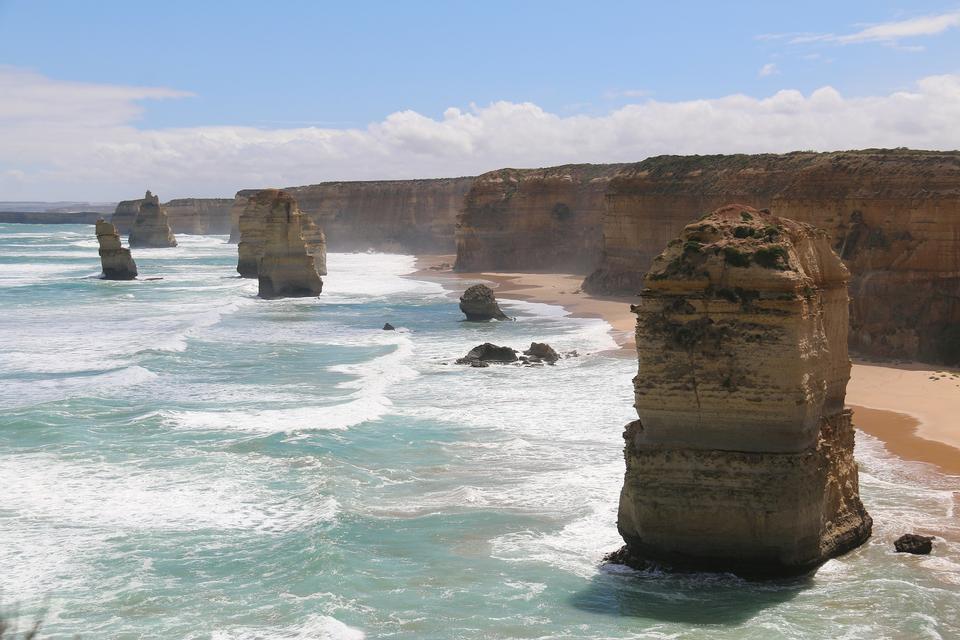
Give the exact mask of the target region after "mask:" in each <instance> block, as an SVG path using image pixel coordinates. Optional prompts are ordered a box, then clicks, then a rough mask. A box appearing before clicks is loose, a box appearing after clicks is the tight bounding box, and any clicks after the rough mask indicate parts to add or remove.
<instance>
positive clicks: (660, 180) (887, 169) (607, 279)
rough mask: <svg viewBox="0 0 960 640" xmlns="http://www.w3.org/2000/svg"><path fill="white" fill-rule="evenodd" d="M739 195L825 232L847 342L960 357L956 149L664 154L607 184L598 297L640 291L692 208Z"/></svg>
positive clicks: (959, 171)
mask: <svg viewBox="0 0 960 640" xmlns="http://www.w3.org/2000/svg"><path fill="white" fill-rule="evenodd" d="M731 201H736V202H742V203H744V204H749V205H752V206H755V207H758V208H760V207H766V208H770V209H772V210H773V211H775V212H776V213H777V214H778V215H781V216H784V217H788V218H792V219H794V220H799V221H802V222H808V223H811V224H813V225H815V226H817V227H819V228H822V229H825V230H826V231H827V233H828V234H829V236H830V238H831V243H832V245H833V247H834V248H835V250H836V251H837V252H838V253H839V254H840V255H841V257H842V258H843V260H844V262H845V263H846V265H847V266H848V267H849V269H850V271H851V272H852V280H851V283H850V294H851V297H852V306H851V332H850V344H851V346H852V347H853V348H856V349H858V350H861V351H864V352H868V353H873V354H877V355H883V356H902V357H911V358H922V359H926V360H937V361H948V362H958V361H960V330H958V329H957V328H956V327H957V326H958V323H960V251H958V250H957V242H958V238H960V153H958V152H928V151H910V150H905V149H896V150H866V151H849V152H835V153H807V152H799V153H790V154H784V155H774V154H764V155H753V156H750V155H735V156H691V157H680V156H663V157H657V158H650V159H648V160H645V161H643V162H640V163H637V164H633V165H628V166H626V167H624V168H623V169H622V170H621V171H620V172H618V173H617V175H616V176H614V177H613V179H611V181H610V186H609V190H608V193H607V211H606V215H605V217H604V248H603V258H602V262H601V264H600V267H599V268H598V269H597V270H596V271H595V272H594V273H593V274H591V275H590V277H589V278H588V279H587V280H586V282H585V283H584V287H585V289H587V290H588V291H591V292H593V293H635V292H637V291H639V290H640V288H641V286H642V282H643V277H644V274H645V273H646V270H647V269H648V268H649V267H650V264H651V261H652V259H653V257H654V256H655V255H657V253H658V252H659V250H660V248H661V247H662V246H663V245H664V244H665V243H666V242H668V241H669V240H670V239H671V238H673V237H675V236H676V234H677V233H679V231H680V230H681V229H682V228H683V227H684V225H685V224H687V223H688V222H689V221H690V220H691V219H694V218H696V217H697V216H698V215H699V212H703V211H709V210H711V209H714V208H716V207H718V206H721V205H723V204H725V203H727V202H731Z"/></svg>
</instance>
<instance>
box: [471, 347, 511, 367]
mask: <svg viewBox="0 0 960 640" xmlns="http://www.w3.org/2000/svg"><path fill="white" fill-rule="evenodd" d="M516 361H517V352H516V351H515V350H514V349H511V348H510V347H499V346H497V345H495V344H491V343H489V342H484V343H483V344H480V345H477V346H476V347H474V348H473V349H470V351H469V353H467V355H465V356H463V357H462V358H458V359H457V364H469V365H472V366H486V365H487V364H488V363H491V362H494V363H498V364H507V363H510V362H516Z"/></svg>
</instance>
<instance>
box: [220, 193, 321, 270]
mask: <svg viewBox="0 0 960 640" xmlns="http://www.w3.org/2000/svg"><path fill="white" fill-rule="evenodd" d="M244 200H245V202H246V206H245V208H244V211H243V213H242V214H241V216H240V242H239V244H238V246H237V272H238V273H239V274H240V275H241V276H243V277H244V278H256V277H258V276H259V273H260V261H261V259H262V258H263V257H264V255H265V251H266V246H267V242H268V241H269V234H270V233H271V229H272V230H273V231H272V232H274V233H276V232H277V231H276V229H277V225H278V224H279V221H280V219H281V218H283V217H285V216H287V215H288V214H287V209H288V208H289V209H290V213H289V215H290V216H292V217H296V221H295V223H296V232H297V234H299V237H300V239H301V240H300V241H301V242H302V243H303V245H304V249H305V251H306V252H307V253H308V254H309V255H310V256H311V258H312V259H313V265H314V268H315V269H316V271H317V273H319V274H320V275H326V273H327V245H326V238H325V236H324V233H323V230H322V229H320V227H318V226H317V225H316V224H314V222H313V221H312V220H311V219H310V218H308V217H307V216H305V215H303V214H302V212H301V211H300V209H299V207H298V206H297V201H296V199H294V198H293V196H291V195H290V194H289V193H287V192H285V191H280V190H278V189H261V190H259V191H255V192H253V193H252V194H250V195H249V196H245V197H244ZM271 225H273V227H271ZM274 241H275V240H274Z"/></svg>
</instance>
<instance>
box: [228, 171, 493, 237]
mask: <svg viewBox="0 0 960 640" xmlns="http://www.w3.org/2000/svg"><path fill="white" fill-rule="evenodd" d="M473 180H474V179H473V178H471V177H467V178H438V179H429V180H377V181H353V182H322V183H320V184H315V185H308V186H300V187H287V188H284V189H283V191H285V192H286V193H289V194H290V195H291V196H293V197H294V198H296V200H297V202H298V203H299V205H300V210H301V211H303V213H305V214H307V216H309V217H310V218H311V219H312V220H313V222H314V223H316V224H317V225H318V226H319V227H321V228H322V229H323V231H324V233H325V234H326V238H327V243H328V246H329V248H330V250H331V251H365V250H367V249H375V250H380V251H397V252H411V253H449V252H452V251H453V249H454V225H455V224H456V216H457V213H458V212H459V211H460V210H461V209H462V207H463V198H464V196H465V195H466V193H467V191H468V190H469V189H470V185H471V184H472V183H473ZM257 191H258V190H257V189H244V190H242V191H238V192H237V195H236V197H235V200H234V206H233V214H232V215H233V217H234V220H235V222H236V224H235V226H234V229H235V231H234V232H232V233H231V240H232V241H234V242H236V241H239V216H240V214H241V213H242V212H243V210H244V208H245V207H246V202H247V200H248V199H249V198H250V197H251V196H252V195H253V194H255V193H257Z"/></svg>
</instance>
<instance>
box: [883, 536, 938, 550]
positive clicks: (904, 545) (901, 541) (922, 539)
mask: <svg viewBox="0 0 960 640" xmlns="http://www.w3.org/2000/svg"><path fill="white" fill-rule="evenodd" d="M893 548H894V549H896V550H897V553H913V554H916V555H927V554H928V553H930V552H931V551H933V536H920V535H917V534H915V533H907V534H904V535H902V536H900V537H899V538H897V540H896V542H894V543H893Z"/></svg>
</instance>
